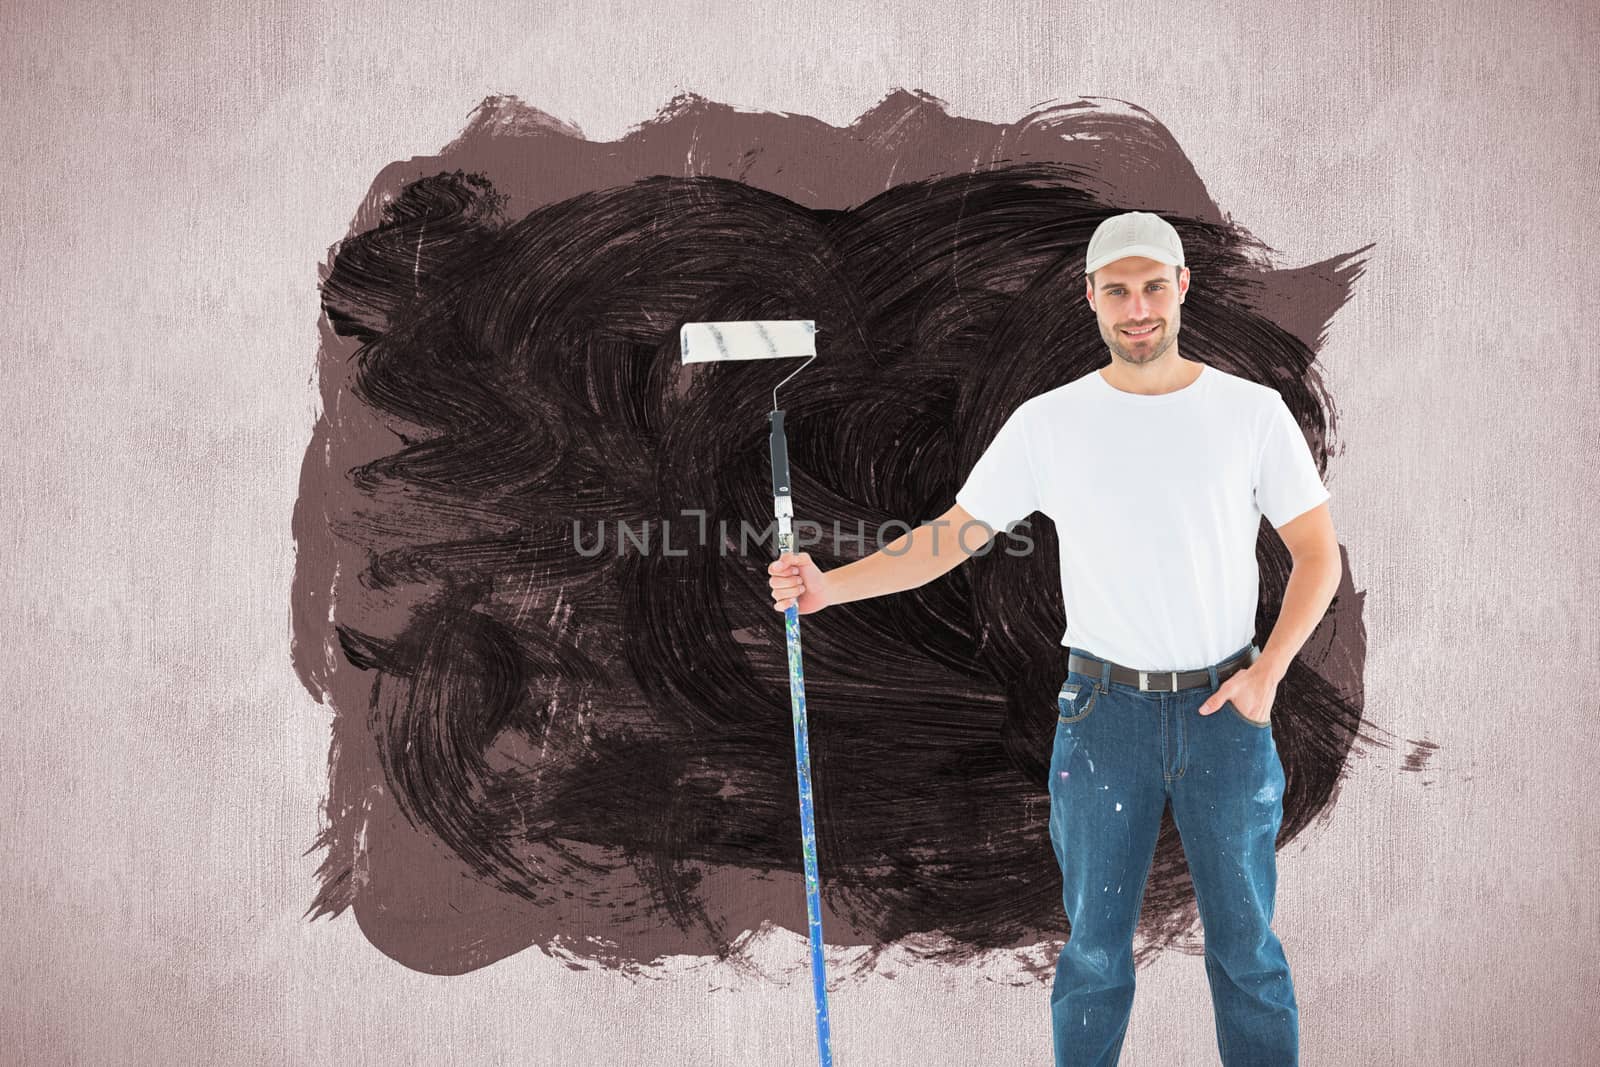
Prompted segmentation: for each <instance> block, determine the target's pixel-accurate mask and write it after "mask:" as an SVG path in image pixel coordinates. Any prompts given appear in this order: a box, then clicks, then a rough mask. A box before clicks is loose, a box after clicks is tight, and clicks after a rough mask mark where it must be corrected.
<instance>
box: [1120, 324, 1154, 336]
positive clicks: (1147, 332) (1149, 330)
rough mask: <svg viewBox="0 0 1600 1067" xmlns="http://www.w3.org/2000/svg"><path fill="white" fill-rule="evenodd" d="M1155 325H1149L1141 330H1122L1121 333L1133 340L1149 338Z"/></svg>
mask: <svg viewBox="0 0 1600 1067" xmlns="http://www.w3.org/2000/svg"><path fill="white" fill-rule="evenodd" d="M1156 325H1157V324H1156V323H1151V324H1150V325H1149V326H1146V327H1145V328H1144V329H1142V330H1123V331H1122V332H1123V333H1125V334H1127V335H1128V336H1129V337H1133V338H1140V337H1149V336H1150V335H1151V334H1152V333H1155V330H1156Z"/></svg>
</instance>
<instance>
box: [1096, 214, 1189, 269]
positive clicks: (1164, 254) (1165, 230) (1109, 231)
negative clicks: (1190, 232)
mask: <svg viewBox="0 0 1600 1067" xmlns="http://www.w3.org/2000/svg"><path fill="white" fill-rule="evenodd" d="M1124 256H1144V257H1145V258H1147V259H1154V260H1156V261H1158V262H1161V263H1168V264H1171V265H1172V266H1174V267H1181V266H1183V242H1182V241H1181V240H1179V238H1178V231H1177V230H1175V229H1173V228H1172V223H1170V222H1168V221H1167V220H1166V219H1164V218H1162V217H1161V216H1160V215H1153V214H1151V213H1150V212H1148V211H1125V212H1123V213H1122V214H1121V215H1112V216H1111V217H1110V218H1109V219H1106V220H1105V221H1104V222H1102V223H1101V224H1100V225H1098V226H1096V227H1095V230H1094V236H1093V237H1091V238H1089V254H1088V256H1087V258H1086V259H1085V260H1084V267H1083V272H1084V273H1085V274H1093V273H1094V272H1095V271H1097V270H1099V269H1100V268H1101V267H1103V266H1105V265H1106V264H1107V263H1110V262H1112V261H1113V260H1117V259H1122V258H1123V257H1124Z"/></svg>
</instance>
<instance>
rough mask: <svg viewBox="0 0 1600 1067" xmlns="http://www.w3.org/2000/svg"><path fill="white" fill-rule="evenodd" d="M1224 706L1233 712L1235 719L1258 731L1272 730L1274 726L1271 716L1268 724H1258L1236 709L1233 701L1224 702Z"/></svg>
mask: <svg viewBox="0 0 1600 1067" xmlns="http://www.w3.org/2000/svg"><path fill="white" fill-rule="evenodd" d="M1222 706H1223V707H1225V708H1227V709H1228V710H1229V711H1231V712H1233V715H1234V718H1236V719H1238V720H1239V721H1240V722H1242V723H1244V724H1246V725H1247V726H1254V727H1255V728H1256V729H1258V730H1266V729H1270V728H1271V726H1272V717H1271V716H1270V715H1269V716H1268V717H1267V721H1266V722H1256V721H1255V720H1254V719H1252V718H1250V717H1249V716H1248V715H1246V714H1245V713H1244V712H1242V711H1240V710H1239V709H1238V708H1236V707H1234V706H1233V701H1231V700H1224V701H1223V702H1222Z"/></svg>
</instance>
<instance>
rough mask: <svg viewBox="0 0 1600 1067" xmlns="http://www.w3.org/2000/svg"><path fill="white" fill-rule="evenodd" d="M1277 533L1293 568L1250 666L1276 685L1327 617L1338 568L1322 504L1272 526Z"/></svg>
mask: <svg viewBox="0 0 1600 1067" xmlns="http://www.w3.org/2000/svg"><path fill="white" fill-rule="evenodd" d="M1277 531H1278V536H1279V537H1281V538H1283V543H1284V544H1285V545H1286V546H1288V549H1289V555H1290V556H1291V557H1292V558H1293V559H1294V566H1293V567H1292V568H1290V571H1289V584H1288V585H1287V586H1285V587H1284V590H1283V606H1282V607H1281V608H1280V609H1279V610H1278V621H1277V622H1276V623H1274V624H1273V627H1272V633H1271V635H1270V636H1268V638H1267V643H1266V645H1265V646H1264V647H1263V648H1262V649H1261V656H1260V658H1259V659H1257V660H1256V664H1255V665H1256V667H1257V668H1263V667H1264V668H1265V669H1266V673H1268V674H1270V675H1271V676H1272V677H1273V679H1274V680H1277V681H1281V680H1282V678H1283V676H1284V674H1286V673H1287V672H1288V670H1289V663H1290V661H1291V660H1293V659H1294V657H1295V654H1296V653H1298V652H1299V651H1300V646H1302V645H1304V644H1305V643H1306V639H1307V638H1309V637H1310V636H1311V631H1313V630H1315V629H1316V628H1317V624H1318V623H1319V622H1321V621H1322V617H1323V616H1324V615H1325V614H1327V611H1328V605H1329V604H1331V603H1332V602H1333V595H1334V594H1335V593H1337V592H1338V591H1339V582H1340V580H1341V579H1342V578H1343V576H1344V564H1343V563H1342V562H1341V561H1340V559H1339V539H1338V537H1337V536H1335V534H1334V532H1333V518H1332V516H1331V515H1330V514H1329V513H1328V502H1327V501H1326V500H1324V501H1323V502H1322V503H1320V504H1318V505H1317V506H1316V507H1314V508H1312V509H1310V510H1309V511H1306V512H1303V513H1302V514H1299V515H1296V516H1295V517H1294V518H1293V519H1291V520H1289V521H1288V522H1286V523H1284V524H1283V525H1282V526H1279V527H1277Z"/></svg>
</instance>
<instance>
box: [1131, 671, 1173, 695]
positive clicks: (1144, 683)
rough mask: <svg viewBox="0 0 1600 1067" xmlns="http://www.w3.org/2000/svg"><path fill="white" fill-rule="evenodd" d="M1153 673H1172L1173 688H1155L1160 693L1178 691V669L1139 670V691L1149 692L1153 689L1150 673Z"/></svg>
mask: <svg viewBox="0 0 1600 1067" xmlns="http://www.w3.org/2000/svg"><path fill="white" fill-rule="evenodd" d="M1152 673H1155V674H1170V675H1172V688H1171V689H1158V690H1155V691H1156V692H1158V693H1176V692H1177V691H1178V672H1177V671H1154V672H1151V671H1140V672H1139V692H1141V693H1148V692H1150V691H1151V689H1150V675H1151V674H1152Z"/></svg>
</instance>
